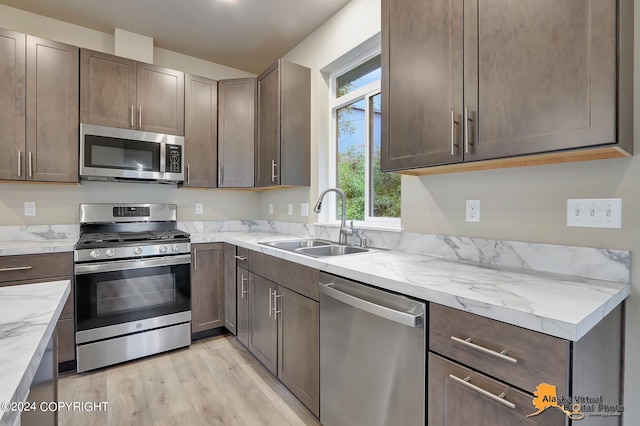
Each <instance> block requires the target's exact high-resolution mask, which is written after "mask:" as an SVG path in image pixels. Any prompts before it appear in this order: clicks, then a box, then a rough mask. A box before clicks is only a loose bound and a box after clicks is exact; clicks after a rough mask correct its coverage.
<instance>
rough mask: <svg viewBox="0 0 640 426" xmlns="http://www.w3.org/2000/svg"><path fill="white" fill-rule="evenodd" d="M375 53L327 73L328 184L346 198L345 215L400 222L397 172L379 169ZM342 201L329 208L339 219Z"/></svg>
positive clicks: (375, 221)
mask: <svg viewBox="0 0 640 426" xmlns="http://www.w3.org/2000/svg"><path fill="white" fill-rule="evenodd" d="M380 77H381V72H380V53H379V51H378V52H375V53H374V54H369V55H368V56H365V57H361V58H360V59H359V60H358V61H356V62H354V63H352V64H351V65H350V66H348V67H344V68H342V69H340V70H338V71H336V72H334V73H333V74H332V75H331V116H332V129H333V130H332V134H333V138H332V143H331V146H332V149H331V152H332V160H333V164H332V167H331V168H330V169H331V175H332V176H330V182H329V186H335V187H337V188H340V189H341V190H342V191H343V192H344V193H345V196H346V198H347V207H346V217H347V220H354V221H363V222H365V223H366V224H369V225H382V226H393V227H399V226H400V176H399V175H396V174H391V173H382V171H381V170H380V139H381V125H380V124H381V103H382V94H381V93H380ZM341 209H342V206H341V204H340V203H339V202H338V203H337V204H334V205H333V208H332V209H331V211H332V212H335V215H333V217H330V220H339V219H340V217H341V215H342V211H341Z"/></svg>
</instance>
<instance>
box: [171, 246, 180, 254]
mask: <svg viewBox="0 0 640 426" xmlns="http://www.w3.org/2000/svg"><path fill="white" fill-rule="evenodd" d="M171 250H173V252H174V253H177V252H178V251H180V247H178V245H177V244H174V245H172V246H171Z"/></svg>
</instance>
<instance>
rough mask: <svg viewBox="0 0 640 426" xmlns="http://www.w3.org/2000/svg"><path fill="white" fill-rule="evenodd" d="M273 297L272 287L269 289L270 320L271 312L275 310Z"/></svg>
mask: <svg viewBox="0 0 640 426" xmlns="http://www.w3.org/2000/svg"><path fill="white" fill-rule="evenodd" d="M271 296H273V295H272V294H271V287H269V318H271V311H273V308H272V304H273V299H272V298H271Z"/></svg>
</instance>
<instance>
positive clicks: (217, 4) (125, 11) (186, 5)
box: [0, 0, 350, 74]
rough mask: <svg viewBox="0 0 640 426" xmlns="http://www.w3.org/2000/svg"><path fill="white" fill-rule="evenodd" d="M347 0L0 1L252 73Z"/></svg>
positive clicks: (324, 19)
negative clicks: (127, 33) (141, 37)
mask: <svg viewBox="0 0 640 426" xmlns="http://www.w3.org/2000/svg"><path fill="white" fill-rule="evenodd" d="M349 1H350V0H107V1H104V0H55V1H51V0H0V3H2V4H5V5H7V6H11V7H15V8H17V9H22V10H26V11H29V12H33V13H37V14H39V15H45V16H49V17H51V18H54V19H58V20H61V21H65V22H70V23H72V24H76V25H80V26H83V27H87V28H92V29H94V30H98V31H102V32H106V33H109V34H113V33H114V28H120V29H123V30H126V31H131V32H134V33H138V34H142V35H144V36H147V37H152V38H153V39H154V45H155V46H156V47H161V48H164V49H168V50H172V51H176V52H180V53H184V54H186V55H189V56H194V57H197V58H201V59H205V60H208V61H211V62H216V63H218V64H222V65H226V66H229V67H233V68H238V69H241V70H245V71H248V72H252V73H255V74H258V73H260V72H261V71H263V70H264V69H265V68H267V67H268V66H269V65H270V64H271V63H272V62H273V61H274V60H275V59H277V58H280V57H282V56H284V55H285V54H286V53H287V52H288V51H289V50H291V49H292V48H293V47H294V46H296V45H297V44H298V43H299V42H300V41H302V40H304V39H305V38H306V37H307V36H308V35H309V34H311V33H312V32H313V31H314V30H315V29H316V28H318V27H319V26H320V25H321V24H323V23H324V22H325V21H326V20H327V19H329V18H330V17H331V16H333V14H335V13H336V12H337V11H338V10H340V9H341V8H342V7H343V6H344V5H345V4H347V3H348V2H349Z"/></svg>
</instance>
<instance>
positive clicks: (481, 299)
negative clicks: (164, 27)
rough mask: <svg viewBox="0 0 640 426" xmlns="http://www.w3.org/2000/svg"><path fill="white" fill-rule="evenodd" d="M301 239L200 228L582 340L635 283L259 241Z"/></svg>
mask: <svg viewBox="0 0 640 426" xmlns="http://www.w3.org/2000/svg"><path fill="white" fill-rule="evenodd" d="M296 238H300V237H297V236H294V235H285V234H278V233H272V232H261V231H238V232H230V231H222V232H210V233H206V232H205V233H202V232H192V233H191V241H192V243H203V242H229V243H231V244H235V245H238V246H241V247H246V248H249V249H251V250H256V251H260V252H263V253H265V254H269V255H272V256H276V257H280V258H283V259H287V260H290V261H293V262H296V263H300V264H303V265H307V266H310V267H312V268H317V269H320V270H322V271H324V272H329V273H333V274H336V275H340V276H343V277H345V278H350V279H353V280H357V281H360V282H363V283H366V284H371V285H374V286H377V287H380V288H383V289H388V290H392V291H396V292H398V293H403V294H406V295H409V296H412V297H416V298H419V299H423V300H426V301H430V302H435V303H440V304H442V305H446V306H450V307H453V308H457V309H461V310H465V311H468V312H472V313H475V314H478V315H481V316H484V317H487V318H492V319H496V320H499V321H504V322H506V323H509V324H513V325H518V326H521V327H524V328H527V329H530V330H534V331H539V332H542V333H546V334H549V335H552V336H556V337H560V338H563V339H568V340H571V341H576V340H578V339H580V338H581V337H582V336H584V335H585V334H586V333H587V332H588V331H589V330H591V328H593V327H594V326H595V325H596V324H597V323H598V322H599V321H600V320H601V319H602V318H604V317H605V316H606V315H607V314H608V313H609V312H611V311H612V310H613V309H614V308H615V307H616V306H618V305H619V304H620V303H622V301H623V300H624V299H625V298H626V297H627V296H628V295H629V294H630V292H631V285H630V284H628V283H616V282H610V281H602V280H594V279H587V278H578V277H573V276H568V275H559V274H551V273H545V272H531V271H524V270H521V269H518V268H509V267H497V266H496V267H494V266H484V265H476V264H471V263H464V262H460V261H453V260H444V259H440V258H436V257H431V256H426V255H419V254H409V253H404V252H398V251H383V252H377V253H366V254H355V255H348V256H341V257H335V258H313V257H309V256H305V255H301V254H297V253H292V252H287V251H283V250H279V249H276V248H272V247H269V246H265V245H261V244H257V243H258V242H259V241H273V240H279V239H281V240H286V239H296ZM74 243H75V240H57V241H52V240H48V241H33V242H26V241H25V242H12V243H0V256H2V255H11V254H29V253H46V252H53V251H72V250H73V244H74Z"/></svg>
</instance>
